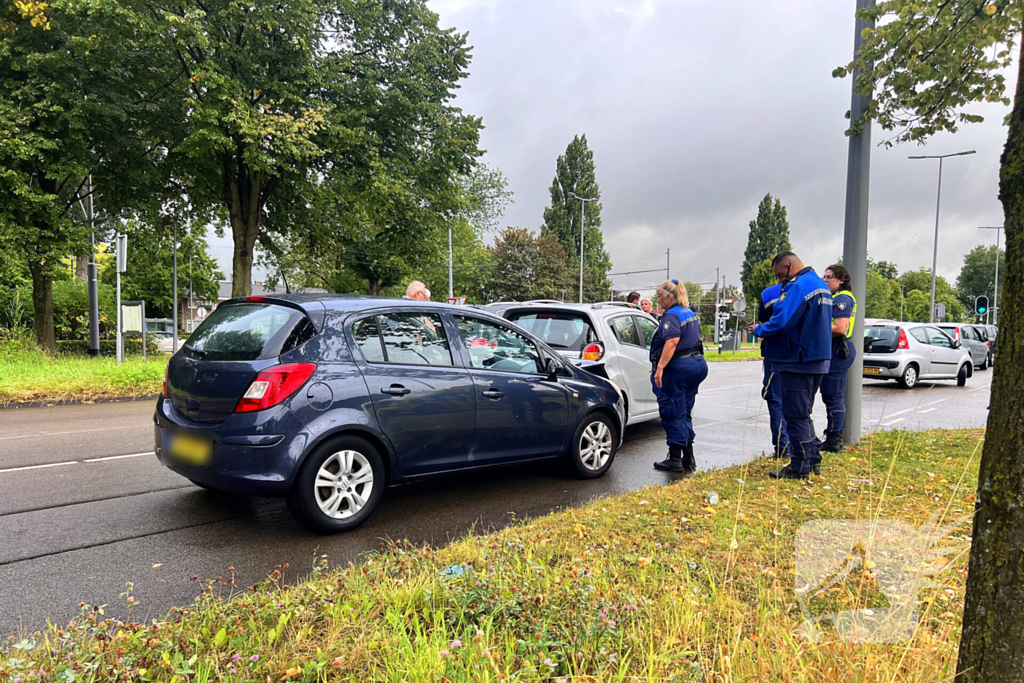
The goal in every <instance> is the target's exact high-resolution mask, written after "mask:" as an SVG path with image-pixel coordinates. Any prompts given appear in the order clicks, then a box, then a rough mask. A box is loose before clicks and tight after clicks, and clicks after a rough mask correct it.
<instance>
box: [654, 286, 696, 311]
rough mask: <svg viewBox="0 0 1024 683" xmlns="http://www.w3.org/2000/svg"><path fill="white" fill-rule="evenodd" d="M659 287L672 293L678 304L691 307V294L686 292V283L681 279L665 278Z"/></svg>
mask: <svg viewBox="0 0 1024 683" xmlns="http://www.w3.org/2000/svg"><path fill="white" fill-rule="evenodd" d="M658 289H663V290H665V291H666V292H667V293H669V294H671V295H672V298H674V299H675V300H676V304H678V305H680V306H685V307H686V308H689V307H690V295H689V294H687V293H686V285H684V284H683V283H682V282H680V281H679V280H665V281H664V282H662V283H661V284H660V285H658Z"/></svg>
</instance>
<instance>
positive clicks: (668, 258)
mask: <svg viewBox="0 0 1024 683" xmlns="http://www.w3.org/2000/svg"><path fill="white" fill-rule="evenodd" d="M671 270H672V250H671V249H666V250H665V279H666V280H671V279H672V273H671V272H670V271H671Z"/></svg>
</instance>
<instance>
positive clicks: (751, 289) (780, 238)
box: [740, 194, 791, 302]
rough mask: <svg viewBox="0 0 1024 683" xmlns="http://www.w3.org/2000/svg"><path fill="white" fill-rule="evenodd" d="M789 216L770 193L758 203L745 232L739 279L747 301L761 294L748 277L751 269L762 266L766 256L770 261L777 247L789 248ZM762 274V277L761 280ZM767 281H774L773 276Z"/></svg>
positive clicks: (751, 274)
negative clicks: (753, 216) (752, 218)
mask: <svg viewBox="0 0 1024 683" xmlns="http://www.w3.org/2000/svg"><path fill="white" fill-rule="evenodd" d="M790 249H791V247H790V244H789V219H788V218H787V216H786V207H784V206H783V205H782V202H781V201H779V200H778V199H773V197H772V196H771V194H766V195H765V196H764V198H763V199H762V200H761V203H760V204H759V205H758V207H757V218H756V219H754V220H752V221H750V231H749V232H748V233H747V249H746V251H745V252H744V253H743V267H742V269H741V271H740V282H741V283H742V287H743V293H744V296H745V298H746V299H747V301H753V302H756V301H757V300H758V299H759V298H760V296H761V290H763V289H764V287H766V286H768V285H764V286H761V287H758V286H757V283H753V282H752V280H751V278H752V276H753V273H754V270H755V269H756V268H757V267H758V266H761V264H762V263H763V262H764V260H765V259H768V261H769V269H770V265H771V264H770V261H771V259H773V258H774V257H775V255H776V254H778V253H779V252H780V251H790ZM763 279H764V278H762V280H763ZM768 284H774V279H773V280H772V282H769V283H768Z"/></svg>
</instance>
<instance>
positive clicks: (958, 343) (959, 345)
mask: <svg viewBox="0 0 1024 683" xmlns="http://www.w3.org/2000/svg"><path fill="white" fill-rule="evenodd" d="M961 346H963V344H961V343H960V342H958V341H957V340H956V339H954V340H953V348H954V349H959V348H960V347H961Z"/></svg>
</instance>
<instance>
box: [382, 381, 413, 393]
mask: <svg viewBox="0 0 1024 683" xmlns="http://www.w3.org/2000/svg"><path fill="white" fill-rule="evenodd" d="M380 393H382V394H387V395H388V396H405V395H406V394H408V393H411V391H410V390H409V389H406V388H405V387H403V386H402V385H401V384H392V385H391V386H390V387H382V388H381V390H380Z"/></svg>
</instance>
